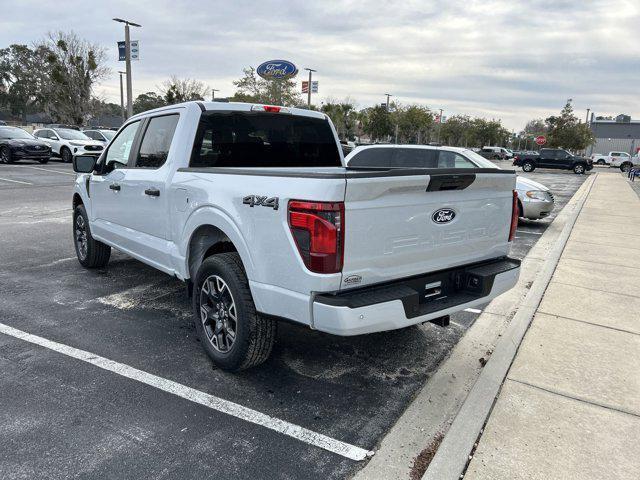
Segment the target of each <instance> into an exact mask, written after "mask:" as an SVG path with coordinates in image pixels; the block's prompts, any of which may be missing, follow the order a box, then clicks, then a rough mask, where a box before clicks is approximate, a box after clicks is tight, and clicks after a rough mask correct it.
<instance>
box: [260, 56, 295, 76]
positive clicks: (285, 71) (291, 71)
mask: <svg viewBox="0 0 640 480" xmlns="http://www.w3.org/2000/svg"><path fill="white" fill-rule="evenodd" d="M256 73H257V74H258V75H260V76H261V77H262V78H264V79H267V80H282V79H285V78H291V77H295V76H296V75H297V73H298V67H296V66H295V65H294V64H293V63H291V62H288V61H287V60H269V61H268V62H264V63H261V64H260V65H258V68H256Z"/></svg>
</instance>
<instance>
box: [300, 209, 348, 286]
mask: <svg viewBox="0 0 640 480" xmlns="http://www.w3.org/2000/svg"><path fill="white" fill-rule="evenodd" d="M289 228H290V229H291V234H292V235H293V239H294V240H295V242H296V246H297V247H298V251H299V252H300V256H301V257H302V260H303V261H304V264H305V265H306V267H307V268H308V269H309V270H311V271H312V272H316V273H338V272H340V271H341V270H342V263H343V260H344V203H343V202H307V201H300V200H291V201H290V202H289Z"/></svg>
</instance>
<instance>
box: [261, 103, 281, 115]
mask: <svg viewBox="0 0 640 480" xmlns="http://www.w3.org/2000/svg"><path fill="white" fill-rule="evenodd" d="M280 108H281V107H275V106H273V105H265V106H264V111H265V112H271V113H278V112H279V111H280Z"/></svg>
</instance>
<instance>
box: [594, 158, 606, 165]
mask: <svg viewBox="0 0 640 480" xmlns="http://www.w3.org/2000/svg"><path fill="white" fill-rule="evenodd" d="M596 165H605V161H604V160H603V159H600V160H598V161H597V162H596Z"/></svg>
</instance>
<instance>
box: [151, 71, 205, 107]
mask: <svg viewBox="0 0 640 480" xmlns="http://www.w3.org/2000/svg"><path fill="white" fill-rule="evenodd" d="M210 91H211V90H210V89H209V87H207V86H206V85H205V84H204V83H202V82H201V81H199V80H196V79H194V78H178V77H177V76H175V75H172V76H171V77H170V78H169V79H168V80H165V81H164V82H163V83H162V85H161V86H160V94H161V95H162V99H163V100H164V102H165V104H166V105H173V104H176V103H182V102H190V101H192V100H204V99H205V98H207V97H208V96H209V94H210Z"/></svg>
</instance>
